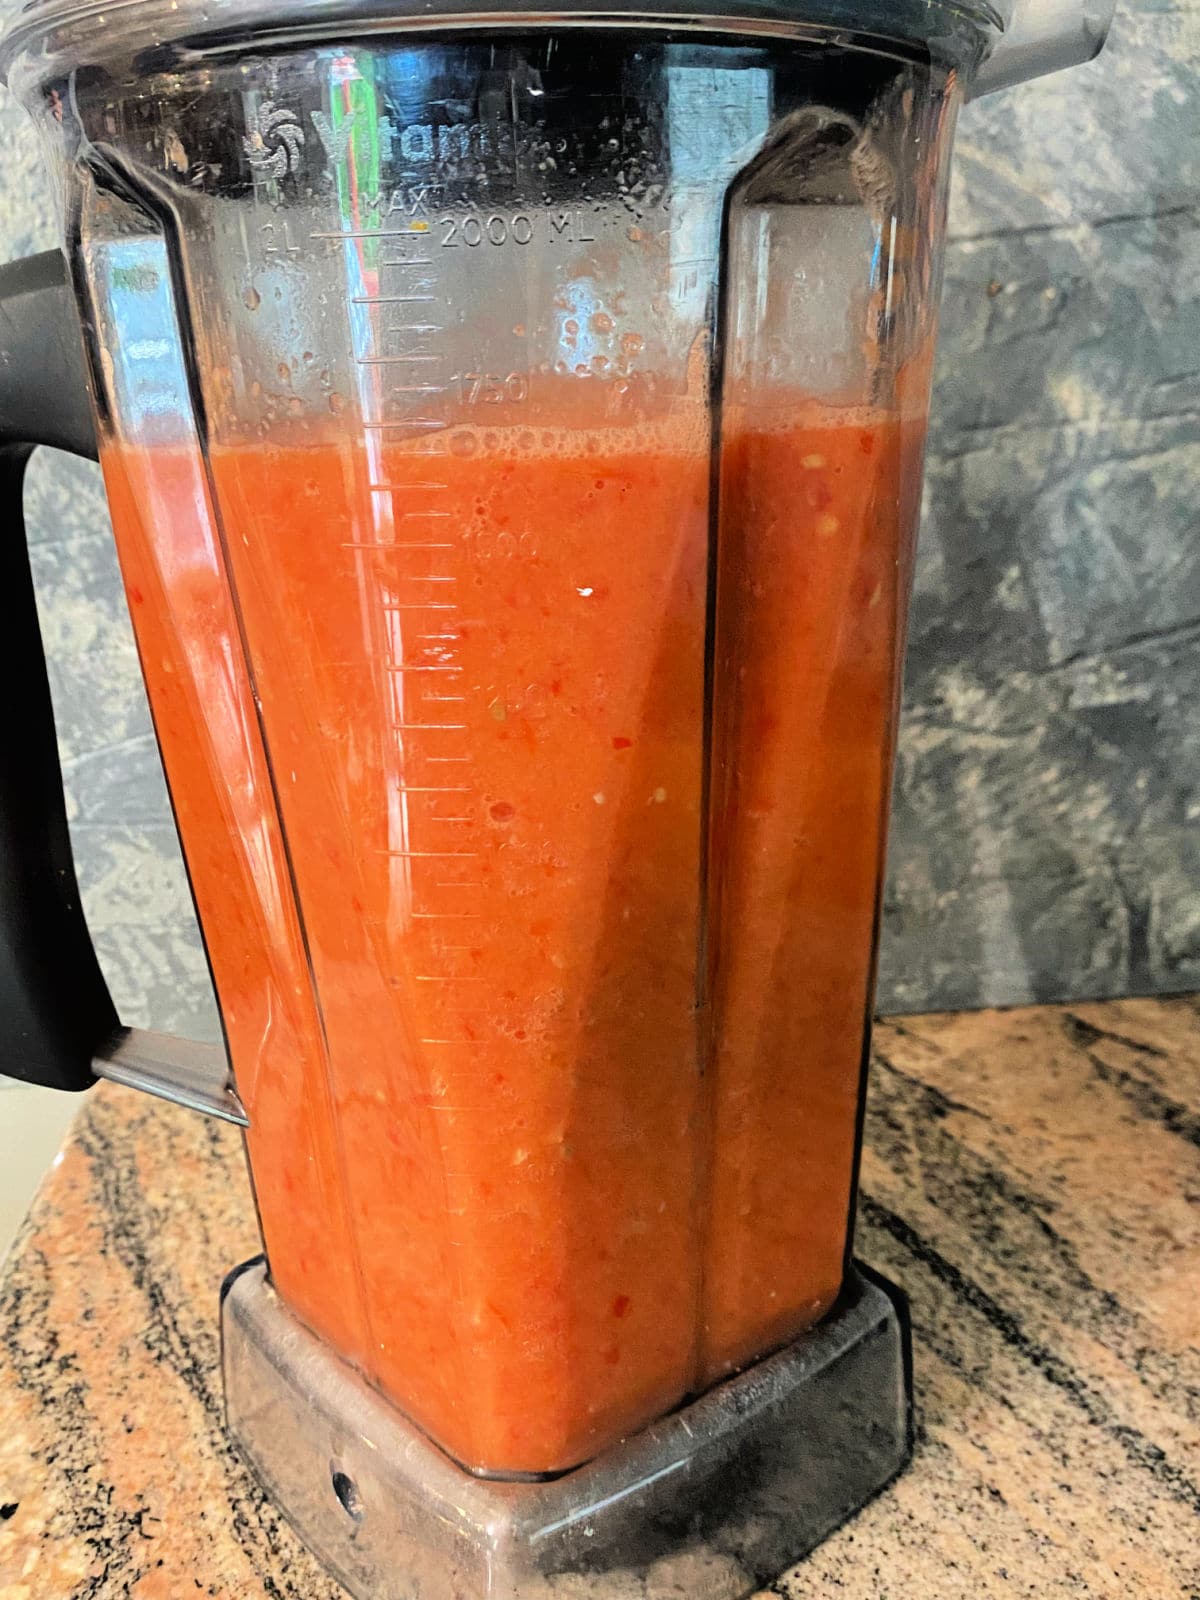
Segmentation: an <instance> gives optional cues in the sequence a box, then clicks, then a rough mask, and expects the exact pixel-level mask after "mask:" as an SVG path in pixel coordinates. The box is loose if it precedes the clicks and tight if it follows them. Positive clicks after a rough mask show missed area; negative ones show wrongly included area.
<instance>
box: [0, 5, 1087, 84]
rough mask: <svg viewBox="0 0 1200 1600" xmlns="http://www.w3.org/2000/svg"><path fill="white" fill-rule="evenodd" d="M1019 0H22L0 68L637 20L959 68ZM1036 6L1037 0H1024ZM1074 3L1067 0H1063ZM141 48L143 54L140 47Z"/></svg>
mask: <svg viewBox="0 0 1200 1600" xmlns="http://www.w3.org/2000/svg"><path fill="white" fill-rule="evenodd" d="M1023 3H1025V0H601V3H597V0H555V3H554V4H553V5H552V6H531V7H529V8H528V9H519V8H516V7H514V6H513V5H512V3H511V0H26V4H25V5H24V7H23V8H22V9H21V11H20V12H19V13H18V14H17V15H16V17H15V18H14V19H13V21H12V23H11V24H10V26H9V28H8V30H7V32H6V33H5V35H4V37H3V39H2V40H0V75H2V76H3V77H4V79H5V80H6V81H8V82H9V84H10V86H11V87H12V88H13V89H14V90H15V91H16V92H17V93H18V94H22V95H24V94H25V93H26V92H29V91H35V90H36V87H37V85H39V84H44V83H47V82H49V81H53V80H54V79H57V78H59V77H61V76H63V75H64V74H66V73H69V72H70V71H72V70H73V69H76V68H79V67H82V66H85V65H93V64H95V65H100V64H105V65H109V64H115V63H117V62H119V61H121V60H124V61H126V62H127V63H129V64H130V65H131V66H133V67H134V68H135V69H136V70H139V71H141V72H146V71H154V70H158V69H160V68H163V67H171V66H176V67H177V66H181V65H183V64H185V63H186V62H187V61H188V60H189V58H190V59H192V60H196V59H197V58H198V57H199V55H200V53H201V52H203V53H204V54H205V55H210V54H212V53H213V52H215V51H219V52H225V51H229V52H240V53H246V52H249V51H257V50H261V49H264V48H267V47H272V48H274V47H276V46H279V45H286V44H287V43H297V44H299V43H305V42H307V43H316V42H319V41H320V40H322V39H327V38H329V36H330V35H331V34H333V33H336V34H340V35H343V36H345V35H346V34H347V33H348V32H353V33H354V34H356V35H359V36H362V35H369V34H378V33H381V32H390V31H397V32H404V33H410V34H411V33H412V32H413V31H415V30H418V29H419V30H431V29H444V28H445V27H446V26H447V25H450V26H453V27H455V28H465V27H473V28H479V29H492V30H495V29H497V28H503V29H506V30H515V29H520V28H522V27H529V26H537V27H546V26H553V25H555V24H558V25H560V26H571V25H585V26H590V27H616V28H623V29H628V28H629V27H630V25H631V24H634V25H636V24H637V23H644V24H645V25H646V26H648V27H654V28H671V29H672V30H674V29H679V30H689V31H690V30H696V31H704V32H714V31H720V32H724V33H737V34H741V35H745V34H747V33H751V34H753V33H760V34H765V35H775V36H777V37H779V36H782V37H794V38H796V39H804V38H805V37H817V36H819V37H821V38H822V39H824V40H828V38H829V33H830V30H832V31H833V32H834V34H835V35H840V36H841V37H842V39H843V40H844V42H845V44H846V45H848V46H850V45H857V46H859V47H865V48H871V47H872V46H874V47H875V48H881V49H889V50H894V49H896V48H900V49H908V50H911V51H913V52H915V53H918V54H920V55H922V56H930V55H932V56H934V57H936V58H937V59H940V60H943V61H945V62H946V63H947V64H949V65H952V66H956V67H959V68H960V69H963V70H965V71H966V72H968V73H970V72H971V71H973V69H974V68H975V66H976V65H977V64H978V62H979V61H980V60H981V59H982V58H983V56H984V55H985V54H986V53H987V51H988V49H989V46H991V45H992V44H993V43H994V42H995V41H996V40H997V39H999V38H1000V37H1001V36H1002V35H1003V32H1004V29H1005V27H1006V25H1007V23H1008V21H1009V18H1010V16H1011V13H1012V10H1013V7H1014V5H1021V4H1023ZM1032 3H1034V4H1038V3H1041V0H1032ZM1069 3H1076V0H1069ZM147 53H148V54H147Z"/></svg>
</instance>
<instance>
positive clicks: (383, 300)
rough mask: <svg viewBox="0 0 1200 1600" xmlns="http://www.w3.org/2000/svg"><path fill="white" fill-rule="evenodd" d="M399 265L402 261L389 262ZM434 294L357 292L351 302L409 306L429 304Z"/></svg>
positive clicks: (360, 304)
mask: <svg viewBox="0 0 1200 1600" xmlns="http://www.w3.org/2000/svg"><path fill="white" fill-rule="evenodd" d="M389 264H390V265H392V266H399V265H401V263H399V262H392V263H389ZM433 299H434V296H433V295H431V294H356V295H351V297H350V304H351V305H355V306H409V305H427V304H428V303H429V302H430V301H431V300H433Z"/></svg>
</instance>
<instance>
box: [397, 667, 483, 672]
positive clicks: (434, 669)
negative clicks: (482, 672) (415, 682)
mask: <svg viewBox="0 0 1200 1600" xmlns="http://www.w3.org/2000/svg"><path fill="white" fill-rule="evenodd" d="M388 671H389V672H463V671H465V668H463V667H397V666H394V665H389V666H388Z"/></svg>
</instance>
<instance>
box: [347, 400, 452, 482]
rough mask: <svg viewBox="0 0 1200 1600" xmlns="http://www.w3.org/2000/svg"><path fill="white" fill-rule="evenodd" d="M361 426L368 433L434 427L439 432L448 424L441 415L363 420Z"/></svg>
mask: <svg viewBox="0 0 1200 1600" xmlns="http://www.w3.org/2000/svg"><path fill="white" fill-rule="evenodd" d="M361 426H362V427H363V428H364V429H365V430H366V431H367V432H368V433H382V432H383V431H384V429H385V428H436V429H438V430H439V432H440V431H441V430H442V429H444V428H448V427H449V426H450V424H449V423H448V422H444V421H443V420H442V418H441V417H401V418H398V419H397V420H396V421H395V422H364V423H362V424H361ZM438 487H439V488H443V487H444V485H442V484H439V485H438Z"/></svg>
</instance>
